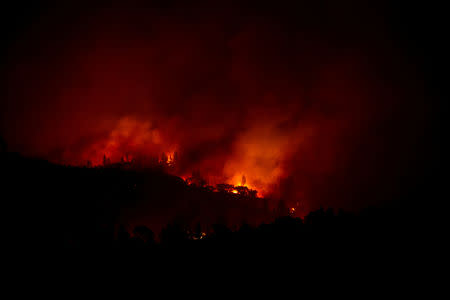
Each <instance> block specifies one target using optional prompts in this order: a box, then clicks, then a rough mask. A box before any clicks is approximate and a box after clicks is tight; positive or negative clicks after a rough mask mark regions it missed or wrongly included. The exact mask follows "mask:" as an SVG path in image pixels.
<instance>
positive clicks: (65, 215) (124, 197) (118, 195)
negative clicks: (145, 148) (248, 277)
mask: <svg viewBox="0 0 450 300" xmlns="http://www.w3.org/2000/svg"><path fill="white" fill-rule="evenodd" d="M2 166H3V168H2V173H3V174H2V175H3V178H4V179H3V184H2V185H3V186H2V191H3V195H5V196H4V197H2V198H3V200H2V207H3V208H2V218H3V220H4V221H6V228H7V230H6V236H5V237H4V240H5V241H6V242H7V243H6V244H7V246H8V247H10V248H15V249H17V248H18V249H21V250H25V251H31V252H32V251H34V250H43V249H49V250H50V251H55V249H81V250H83V251H84V250H88V251H91V250H94V252H95V251H98V250H101V251H104V250H108V251H110V250H114V251H119V252H122V253H128V254H129V253H140V254H143V255H145V256H146V257H147V258H148V259H156V260H157V259H158V258H160V257H161V256H162V255H169V256H170V255H172V256H173V257H178V258H180V257H181V258H182V257H184V258H186V259H188V256H189V255H190V254H192V253H195V254H196V255H200V256H201V255H203V254H204V255H212V256H214V253H219V252H220V253H227V254H228V255H235V256H245V255H248V254H250V255H253V254H261V253H266V254H267V255H275V253H278V254H277V255H281V256H280V259H282V261H284V262H285V263H286V264H289V263H290V261H292V262H295V261H296V260H298V259H300V258H302V259H304V258H308V257H309V258H311V257H316V258H317V257H328V258H329V257H330V255H333V256H334V255H339V254H342V255H345V257H348V258H351V257H353V258H354V257H356V256H358V257H365V258H368V259H371V260H373V259H376V258H377V257H380V256H381V255H383V254H384V255H389V256H392V257H395V256H396V255H399V256H402V257H405V253H406V252H405V249H407V247H408V246H407V245H410V243H411V241H412V240H415V242H416V243H421V241H420V239H419V238H418V236H419V233H420V230H421V226H420V225H419V224H420V222H419V219H418V216H417V215H416V216H413V215H411V214H410V213H407V212H406V211H405V210H401V209H399V208H398V206H395V205H392V206H385V207H379V208H369V209H366V210H364V211H362V212H360V213H357V214H355V213H346V212H344V211H342V210H333V209H319V210H317V211H313V212H311V213H309V214H308V215H307V216H306V217H304V218H298V217H295V216H294V215H290V214H289V211H285V212H284V211H281V210H278V211H276V212H275V214H274V211H273V210H272V211H270V212H268V209H267V207H265V205H264V201H263V200H262V199H258V200H256V199H253V200H255V201H260V202H261V205H259V204H258V205H256V206H255V207H256V208H255V207H252V206H250V204H248V202H246V201H248V200H249V199H247V198H245V197H243V198H240V199H236V198H235V196H233V195H229V194H227V193H217V192H208V191H207V190H205V189H199V188H198V187H191V186H186V183H185V182H183V181H182V180H180V179H179V178H177V177H174V176H170V175H167V174H164V173H162V172H160V171H157V170H156V171H155V170H154V171H151V172H150V171H148V170H147V171H145V172H135V171H130V170H128V171H126V170H123V169H121V168H116V169H113V168H110V169H106V168H73V167H64V166H58V165H53V164H50V163H48V162H45V161H41V160H32V159H25V158H22V157H20V156H19V155H16V154H11V153H3V154H2ZM135 184H136V185H137V186H139V185H144V186H148V185H150V187H153V188H150V190H151V191H153V192H149V191H148V190H142V189H139V188H136V187H135ZM156 187H158V188H156ZM144 196H145V197H144ZM148 197H150V199H158V201H156V202H155V203H153V204H151V205H150V206H146V205H147V204H142V201H143V200H142V198H148ZM233 197H234V198H233ZM161 199H162V200H163V201H159V200H161ZM174 199H175V200H174ZM237 200H238V201H237ZM186 201H188V202H186ZM208 201H209V202H208ZM210 201H216V202H217V205H215V206H213V208H210V206H208V205H206V204H207V203H210ZM246 203H247V204H246ZM191 206H193V207H194V208H195V210H192V211H190V210H189V209H190V207H191ZM203 207H207V208H205V209H203ZM208 207H209V208H208ZM224 209H225V210H226V209H228V210H230V215H232V214H231V213H232V211H239V212H243V213H246V214H247V215H248V218H247V219H248V220H249V222H242V220H243V219H242V215H238V216H237V217H236V220H240V221H241V222H240V225H239V226H230V225H229V224H230V222H229V220H228V222H222V223H221V222H217V221H218V220H219V221H220V220H221V218H220V217H221V215H220V214H217V211H223V210H224ZM136 210H137V211H140V214H141V215H139V214H136ZM173 210H176V211H179V212H182V211H184V212H185V213H186V214H185V217H184V218H183V217H175V218H174V217H173V215H169V216H167V219H164V218H163V217H161V215H163V214H164V213H165V212H167V211H173ZM196 213H197V215H196ZM174 215H175V216H177V214H174ZM178 215H180V214H178ZM186 215H187V216H188V217H186ZM145 216H149V217H148V218H150V219H151V218H152V216H153V217H154V219H156V220H157V222H154V223H152V222H149V223H147V224H145V223H144V222H142V220H143V219H144V218H145ZM222 216H223V215H222ZM229 219H230V218H229ZM236 220H235V221H236ZM126 222H128V223H126ZM236 222H237V221H236ZM236 222H235V223H236ZM205 224H206V225H205ZM158 225H160V231H156V230H151V229H150V228H152V227H153V228H158ZM155 232H156V233H155ZM280 253H282V254H280ZM216 258H219V256H217V257H216Z"/></svg>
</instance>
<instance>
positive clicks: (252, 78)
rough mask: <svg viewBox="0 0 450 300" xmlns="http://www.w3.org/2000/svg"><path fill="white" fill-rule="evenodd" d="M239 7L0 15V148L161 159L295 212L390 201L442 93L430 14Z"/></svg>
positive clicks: (144, 5) (331, 5)
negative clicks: (297, 207)
mask: <svg viewBox="0 0 450 300" xmlns="http://www.w3.org/2000/svg"><path fill="white" fill-rule="evenodd" d="M243 2H244V1H126V2H125V1H107V2H102V1H99V2H97V3H98V4H96V5H93V4H92V3H89V2H85V3H84V2H82V1H76V2H71V1H64V3H61V1H55V3H52V2H45V1H40V2H39V4H37V3H35V4H28V3H27V4H23V5H19V4H16V5H12V4H11V5H12V6H10V7H5V9H3V13H2V14H3V16H2V19H3V22H4V26H2V36H3V39H4V41H5V44H6V46H4V47H3V50H2V65H3V67H2V70H1V71H2V78H4V80H3V84H4V85H5V86H4V88H2V95H3V96H2V100H1V104H0V105H1V106H0V108H1V112H0V118H1V119H0V120H1V123H0V126H1V127H0V133H1V136H2V137H3V139H4V140H5V141H6V143H7V145H8V149H9V150H10V151H15V152H19V153H21V154H22V155H24V156H29V157H38V158H43V159H46V160H49V161H51V162H54V163H57V164H69V165H78V166H79V165H86V163H87V161H90V162H91V163H92V164H93V165H100V164H101V163H102V161H103V157H104V155H105V156H107V157H108V158H109V159H110V160H111V161H112V162H119V161H120V160H121V159H122V158H123V157H124V156H125V155H128V156H129V157H133V158H134V159H136V160H137V161H139V162H140V163H142V164H146V163H148V161H149V159H150V157H153V156H160V155H161V154H162V153H165V154H166V155H169V156H172V155H174V153H175V152H176V153H177V156H178V160H177V168H176V172H175V175H178V176H182V177H188V176H190V174H191V173H192V172H195V171H199V172H200V174H201V175H202V176H203V177H204V178H205V179H206V180H207V181H208V183H210V184H217V183H223V182H225V183H230V184H234V185H241V184H242V185H246V186H248V187H250V188H253V189H256V190H258V192H259V195H260V196H264V197H270V198H273V199H280V198H283V199H285V200H286V201H288V202H290V203H293V204H295V203H298V202H299V201H300V202H301V203H302V209H303V210H304V211H305V212H307V211H310V210H311V209H317V208H318V207H319V206H334V207H343V208H346V209H358V208H361V207H365V206H367V205H371V204H377V203H380V202H383V201H390V199H393V198H395V197H396V195H397V193H399V190H400V189H402V188H405V181H408V184H413V182H416V181H420V180H422V178H423V176H422V175H423V173H424V172H425V169H426V168H427V167H426V166H425V165H427V162H426V161H427V157H429V156H428V155H430V153H429V151H431V150H430V149H431V148H433V147H434V145H431V142H430V139H429V137H428V134H429V133H430V131H432V130H433V129H432V126H433V125H434V123H435V110H436V108H434V107H433V105H434V104H435V102H436V101H439V98H440V97H442V96H441V94H439V91H438V88H439V84H440V83H441V82H442V79H440V76H439V75H435V74H436V72H438V71H439V67H435V66H434V63H435V62H436V60H438V57H439V53H438V52H436V51H435V49H438V48H439V47H438V46H439V45H438V44H436V42H435V41H434V38H435V37H438V36H439V35H440V31H439V28H442V27H440V24H438V22H441V21H440V19H439V17H438V16H437V17H436V18H433V19H434V22H435V23H433V22H430V21H427V20H428V19H426V17H428V16H430V15H429V13H434V10H433V9H425V8H423V7H420V6H417V5H413V4H408V5H409V6H394V5H393V4H390V3H389V2H388V1H373V3H372V4H367V3H362V2H365V1H349V0H344V1H295V2H296V4H289V2H283V1H274V2H267V3H266V2H263V1H255V2H253V1H245V4H243ZM88 3H89V4H88ZM106 3H107V4H106ZM436 10H438V9H437V8H436ZM434 26H436V27H434ZM441 30H442V29H441ZM437 43H439V42H437ZM434 134H435V135H437V133H434ZM427 170H428V169H427ZM243 177H245V182H243ZM405 178H407V179H405ZM380 199H383V200H380Z"/></svg>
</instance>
